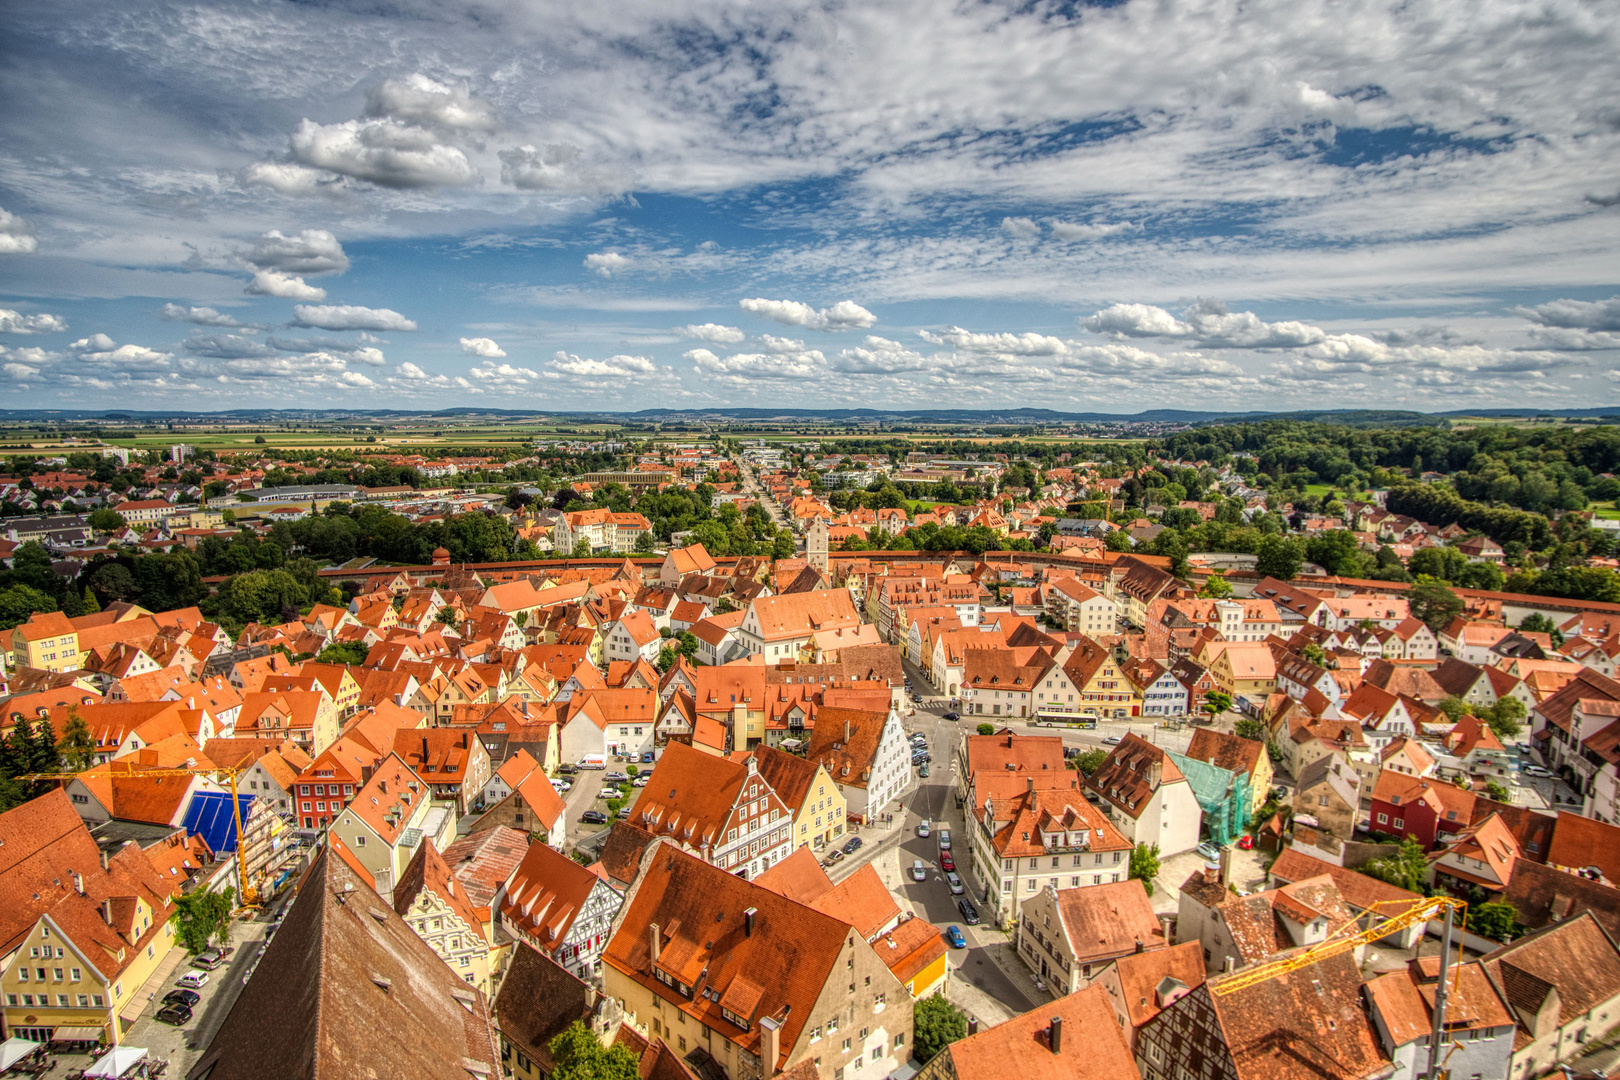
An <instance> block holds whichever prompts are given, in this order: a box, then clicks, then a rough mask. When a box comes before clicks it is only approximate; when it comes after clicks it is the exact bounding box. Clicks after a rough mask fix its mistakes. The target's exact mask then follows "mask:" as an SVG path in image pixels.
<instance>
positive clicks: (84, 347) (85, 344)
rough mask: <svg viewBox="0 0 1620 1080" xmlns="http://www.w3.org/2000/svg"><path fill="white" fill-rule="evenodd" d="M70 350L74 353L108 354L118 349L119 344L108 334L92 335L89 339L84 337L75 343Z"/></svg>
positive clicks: (70, 346)
mask: <svg viewBox="0 0 1620 1080" xmlns="http://www.w3.org/2000/svg"><path fill="white" fill-rule="evenodd" d="M68 348H70V349H72V350H73V351H74V352H106V351H108V350H109V349H116V348H118V342H116V341H114V340H113V339H112V338H110V337H108V336H107V335H106V334H91V335H90V336H89V337H82V338H80V339H79V340H78V341H75V342H74V343H73V344H72V345H69V346H68Z"/></svg>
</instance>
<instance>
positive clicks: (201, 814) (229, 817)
mask: <svg viewBox="0 0 1620 1080" xmlns="http://www.w3.org/2000/svg"><path fill="white" fill-rule="evenodd" d="M236 798H237V801H238V802H239V803H240V804H241V806H242V820H243V821H246V820H247V819H248V814H249V813H250V812H251V811H252V809H253V796H252V795H238V796H237V797H236ZM185 826H186V835H187V836H197V835H198V834H201V836H202V838H203V840H204V841H205V842H206V843H207V844H208V846H209V848H210V849H211V850H212V851H213V852H214V854H215V855H226V854H229V853H230V852H233V851H235V850H236V816H235V815H234V814H232V813H231V796H230V793H229V792H225V791H199V792H198V793H197V794H195V795H193V796H192V797H191V806H190V807H188V808H187V809H186V821H185Z"/></svg>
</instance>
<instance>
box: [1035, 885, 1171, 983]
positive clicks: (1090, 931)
mask: <svg viewBox="0 0 1620 1080" xmlns="http://www.w3.org/2000/svg"><path fill="white" fill-rule="evenodd" d="M1057 909H1058V919H1059V922H1060V924H1061V927H1062V930H1063V933H1064V935H1065V936H1066V937H1067V939H1068V942H1069V951H1070V952H1071V953H1072V954H1073V955H1074V957H1075V959H1076V961H1077V962H1079V963H1081V964H1088V963H1092V962H1094V961H1096V960H1101V959H1106V958H1108V957H1112V956H1119V955H1120V954H1122V953H1129V952H1131V951H1132V950H1133V949H1135V948H1137V947H1138V946H1142V947H1145V948H1148V949H1158V948H1162V947H1163V946H1164V945H1165V944H1166V942H1165V938H1164V927H1163V926H1162V925H1161V924H1160V922H1159V917H1158V916H1157V915H1156V914H1154V912H1153V902H1152V901H1151V900H1149V899H1148V895H1147V890H1146V889H1144V888H1143V887H1142V883H1141V882H1140V881H1138V880H1137V879H1135V878H1130V879H1128V880H1125V881H1116V882H1110V883H1105V884H1102V885H1087V886H1082V887H1080V888H1077V889H1059V890H1058V891H1057Z"/></svg>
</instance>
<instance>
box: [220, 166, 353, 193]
mask: <svg viewBox="0 0 1620 1080" xmlns="http://www.w3.org/2000/svg"><path fill="white" fill-rule="evenodd" d="M237 181H238V182H239V183H240V184H241V185H242V186H243V187H267V188H270V189H271V190H272V191H278V192H280V193H281V194H283V195H317V194H322V193H326V192H335V191H340V190H342V188H343V186H344V185H345V184H347V183H348V178H347V177H342V176H333V175H332V174H331V173H329V172H326V171H324V170H322V169H311V168H309V167H308V166H306V165H296V164H294V163H292V162H287V161H257V162H254V163H253V164H252V165H249V166H248V167H247V168H245V169H243V170H242V171H241V172H239V173H238V174H237Z"/></svg>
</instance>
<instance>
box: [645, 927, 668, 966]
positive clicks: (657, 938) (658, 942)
mask: <svg viewBox="0 0 1620 1080" xmlns="http://www.w3.org/2000/svg"><path fill="white" fill-rule="evenodd" d="M647 933H648V935H649V936H650V937H651V938H652V943H651V948H652V955H651V957H649V961H650V962H651V963H654V964H656V963H657V962H658V954H659V953H661V952H663V951H664V935H663V933H662V932H660V931H659V929H658V924H657V923H650V924H649V925H648V926H647Z"/></svg>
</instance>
